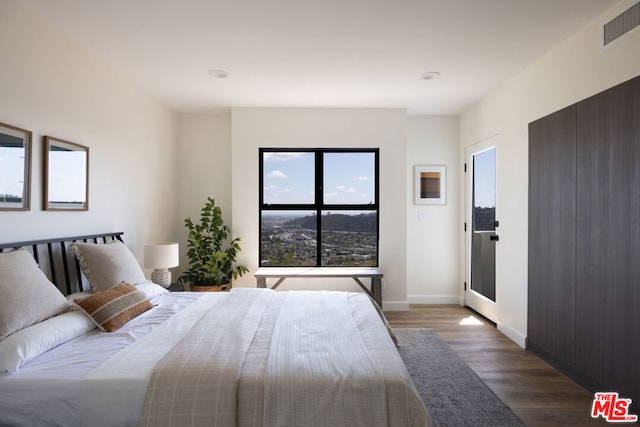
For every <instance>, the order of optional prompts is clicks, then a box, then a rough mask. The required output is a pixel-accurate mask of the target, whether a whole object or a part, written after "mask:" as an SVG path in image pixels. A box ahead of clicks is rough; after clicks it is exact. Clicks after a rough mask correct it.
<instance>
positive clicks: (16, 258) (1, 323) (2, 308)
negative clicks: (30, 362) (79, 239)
mask: <svg viewBox="0 0 640 427" xmlns="http://www.w3.org/2000/svg"><path fill="white" fill-rule="evenodd" d="M67 308H69V303H68V302H67V300H66V299H65V297H64V295H62V293H61V292H60V291H59V290H58V288H56V286H55V285H54V284H53V283H51V282H50V281H49V279H47V276H45V274H44V273H43V272H42V270H40V268H39V267H38V264H36V261H35V259H33V256H32V255H31V254H30V253H29V252H27V251H24V250H16V251H11V252H3V253H0V341H1V340H3V339H4V338H5V337H7V336H8V335H10V334H12V333H14V332H16V331H19V330H20V329H23V328H26V327H27V326H31V325H33V324H34V323H38V322H40V321H42V320H45V319H48V318H49V317H52V316H55V315H56V314H59V313H62V312H63V311H65V310H66V309H67Z"/></svg>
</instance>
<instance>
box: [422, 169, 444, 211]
mask: <svg viewBox="0 0 640 427" xmlns="http://www.w3.org/2000/svg"><path fill="white" fill-rule="evenodd" d="M414 203H415V204H416V205H445V204H446V203H447V168H446V166H444V165H436V166H432V165H416V166H414Z"/></svg>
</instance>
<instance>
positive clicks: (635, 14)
mask: <svg viewBox="0 0 640 427" xmlns="http://www.w3.org/2000/svg"><path fill="white" fill-rule="evenodd" d="M638 26H640V2H638V3H636V4H635V5H633V6H631V7H630V8H629V9H627V10H625V11H624V12H622V13H621V14H620V15H618V16H616V17H615V18H613V19H612V20H611V21H609V22H607V23H606V24H604V26H603V27H602V43H603V46H607V45H608V44H609V43H612V42H613V41H615V40H617V39H619V38H620V37H622V36H623V35H625V34H627V33H628V32H629V31H631V30H633V29H634V28H636V27H638Z"/></svg>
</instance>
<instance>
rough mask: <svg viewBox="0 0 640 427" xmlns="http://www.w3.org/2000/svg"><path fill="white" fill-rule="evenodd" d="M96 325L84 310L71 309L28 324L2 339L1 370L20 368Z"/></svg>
mask: <svg viewBox="0 0 640 427" xmlns="http://www.w3.org/2000/svg"><path fill="white" fill-rule="evenodd" d="M95 327H96V325H95V324H94V323H93V322H92V321H91V319H89V318H88V317H87V315H86V314H84V313H83V312H82V311H70V312H68V313H63V314H60V315H58V316H54V317H51V318H49V319H47V320H45V321H42V322H40V323H36V324H35V325H32V326H29V327H27V328H24V329H22V330H20V331H18V332H16V333H14V334H12V335H10V336H8V337H7V338H5V339H4V340H2V341H0V371H1V372H17V371H18V369H20V367H21V366H22V365H24V364H25V363H26V362H28V361H30V360H32V359H35V358H36V357H38V356H39V355H41V354H42V353H45V352H47V351H49V350H51V349H52V348H54V347H57V346H59V345H60V344H64V343H65V342H67V341H70V340H72V339H74V338H76V337H79V336H80V335H83V334H86V333H87V332H89V331H91V330H93V329H95Z"/></svg>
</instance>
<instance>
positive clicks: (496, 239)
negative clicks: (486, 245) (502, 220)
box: [489, 234, 500, 242]
mask: <svg viewBox="0 0 640 427" xmlns="http://www.w3.org/2000/svg"><path fill="white" fill-rule="evenodd" d="M489 240H491V241H492V242H497V241H498V240H500V237H499V236H498V235H497V234H492V235H491V236H489Z"/></svg>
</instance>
